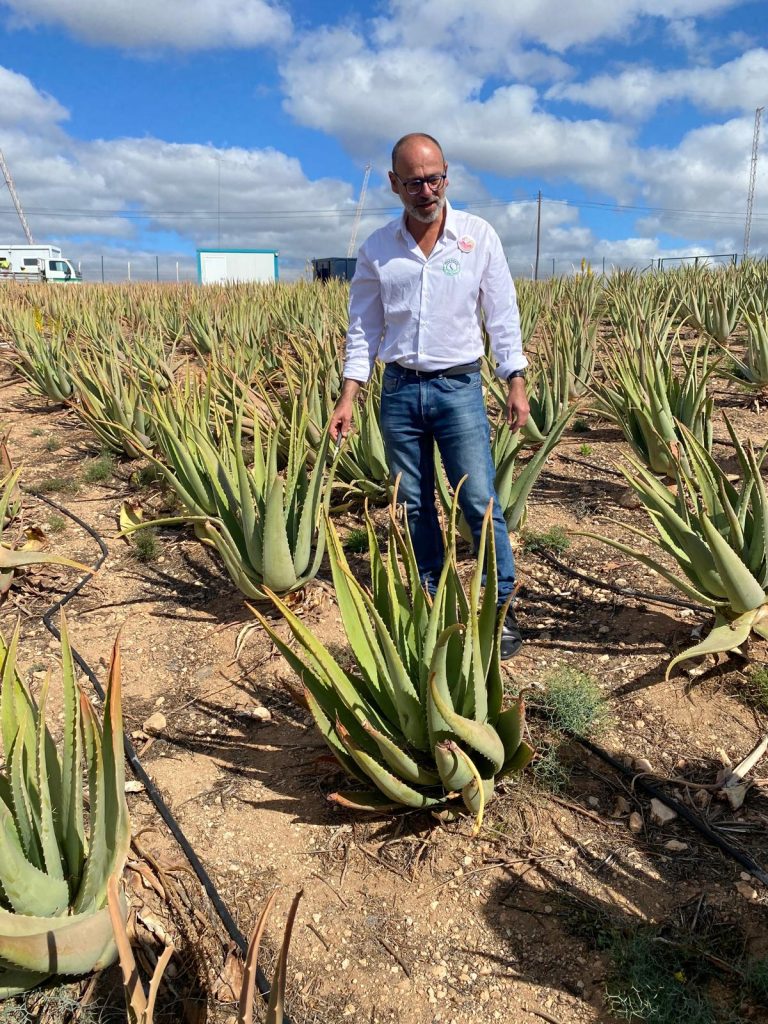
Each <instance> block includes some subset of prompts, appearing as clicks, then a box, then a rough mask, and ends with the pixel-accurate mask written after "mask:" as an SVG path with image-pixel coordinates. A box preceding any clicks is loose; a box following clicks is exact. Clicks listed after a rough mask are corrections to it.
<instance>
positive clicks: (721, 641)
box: [664, 605, 768, 679]
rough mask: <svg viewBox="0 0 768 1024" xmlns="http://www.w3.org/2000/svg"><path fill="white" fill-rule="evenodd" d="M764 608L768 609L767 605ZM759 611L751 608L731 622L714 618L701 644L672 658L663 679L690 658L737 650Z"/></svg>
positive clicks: (667, 677) (718, 616) (719, 617)
mask: <svg viewBox="0 0 768 1024" xmlns="http://www.w3.org/2000/svg"><path fill="white" fill-rule="evenodd" d="M764 607H765V608H768V605H766V606H764ZM761 611H762V609H759V608H752V609H750V610H749V611H748V612H744V613H743V614H742V615H740V616H739V617H738V618H737V619H733V620H728V619H726V618H724V617H723V616H722V615H717V616H715V625H714V627H713V628H712V629H711V630H710V632H709V634H708V635H707V636H706V637H705V638H704V640H702V641H701V643H698V644H695V645H694V646H693V647H689V648H688V649H687V650H685V651H683V652H682V653H681V654H678V655H677V656H676V657H674V658H673V659H672V661H670V663H669V665H667V671H666V672H665V674H664V678H665V679H669V675H670V673H671V671H672V669H673V668H674V667H675V665H679V664H680V663H681V662H683V661H690V659H691V658H700V657H703V656H704V655H705V654H723V653H725V652H726V651H735V650H737V648H739V647H741V645H742V644H743V643H744V641H745V640H746V639H747V638H748V637H749V634H750V633H751V631H752V628H753V626H754V625H755V623H756V622H757V621H758V620H759V618H760V613H761Z"/></svg>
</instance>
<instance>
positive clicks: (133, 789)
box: [125, 779, 144, 793]
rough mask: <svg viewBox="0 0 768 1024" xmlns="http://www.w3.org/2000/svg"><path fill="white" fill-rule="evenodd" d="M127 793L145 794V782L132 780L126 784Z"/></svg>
mask: <svg viewBox="0 0 768 1024" xmlns="http://www.w3.org/2000/svg"><path fill="white" fill-rule="evenodd" d="M125 792H126V793H143V792H144V783H143V782H139V780H138V779H131V780H130V781H129V782H126V784H125Z"/></svg>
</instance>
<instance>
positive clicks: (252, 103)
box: [0, 0, 768, 279]
mask: <svg viewBox="0 0 768 1024" xmlns="http://www.w3.org/2000/svg"><path fill="white" fill-rule="evenodd" d="M765 8H766V4H765V0H752V2H746V3H741V2H736V0H583V2H582V3H581V4H579V5H568V8H566V5H564V4H562V2H561V0H517V2H515V3H512V2H510V0H474V2H473V3H471V4H470V3H468V2H467V0H422V2H419V3H416V2H414V0H388V2H386V0H381V2H378V3H372V4H353V3H348V2H344V0H340V2H333V3H331V2H330V0H321V2H315V3H312V4H309V3H300V2H289V0H285V2H277V0H275V2H271V0H165V2H164V3H163V4H158V3H157V2H156V0H133V2H132V3H131V4H130V5H128V4H125V2H124V0H123V2H121V3H119V4H118V3H117V2H115V0H78V2H77V3H75V4H61V3H54V0H0V149H2V151H3V153H4V154H5V157H6V160H7V161H8V164H9V166H10V168H11V171H12V173H13V175H14V179H15V182H16V187H17V190H18V193H19V196H20V198H21V201H22V204H23V206H24V208H25V211H26V214H27V218H28V220H29V222H30V225H31V227H32V230H33V232H34V234H35V237H36V240H40V241H51V242H57V243H59V244H61V245H62V247H63V248H65V249H66V251H67V252H68V254H69V255H70V256H71V257H72V258H73V259H75V260H77V261H79V262H80V263H81V266H82V270H83V273H84V276H85V278H86V279H88V278H90V279H98V278H99V277H100V275H101V261H102V257H103V259H104V264H105V270H106V275H107V277H108V278H111V279H121V278H124V277H125V276H126V273H127V263H128V261H129V260H130V261H131V266H132V276H133V277H153V276H154V274H155V268H156V265H157V264H156V257H158V258H159V264H160V267H161V276H162V277H164V278H170V277H173V276H175V273H176V264H177V263H178V265H179V274H180V276H181V277H191V276H193V275H194V266H195V262H194V252H195V249H196V248H197V247H198V246H210V245H218V244H220V245H221V246H231V247H233V248H276V249H278V250H279V251H280V267H281V273H282V274H283V275H284V276H285V277H294V276H297V275H300V274H302V273H303V272H305V269H306V265H307V260H309V259H311V258H312V257H315V256H329V255H345V254H346V251H347V246H348V244H349V241H350V235H351V231H352V224H353V220H354V214H355V208H356V204H357V198H358V195H359V191H360V187H361V184H362V178H363V173H364V167H365V165H366V163H368V162H369V161H370V162H371V164H372V167H373V170H372V174H371V179H370V184H369V189H368V195H367V202H366V208H365V212H364V215H363V219H362V223H361V225H360V231H359V235H358V240H362V238H363V237H364V236H365V234H366V233H367V232H369V231H370V230H373V229H374V228H375V227H377V226H379V225H380V224H381V223H383V222H384V221H385V220H386V219H387V218H388V217H390V216H393V215H394V214H395V213H396V212H397V210H396V204H397V200H396V198H395V197H394V196H393V195H392V194H391V192H390V190H389V186H388V182H387V180H386V170H387V166H388V153H389V149H390V148H391V145H392V142H393V141H394V140H395V139H396V138H397V137H398V136H399V135H401V134H403V133H405V132H407V131H413V130H424V131H428V132H430V133H432V134H433V135H436V136H437V137H438V138H439V139H441V141H442V143H443V146H444V149H445V151H446V156H447V159H448V162H449V178H450V191H449V196H450V198H451V200H452V201H453V202H454V203H455V204H456V205H458V206H463V207H466V208H468V209H472V210H474V211H475V212H476V213H478V214H479V215H480V216H484V217H486V218H487V219H488V220H490V221H491V222H492V223H493V224H494V226H495V227H496V228H497V230H498V231H499V233H500V235H501V237H502V241H503V243H504V246H505V250H506V252H507V255H508V258H509V262H510V266H511V267H512V269H513V272H514V273H515V274H516V275H519V276H529V275H530V273H531V264H532V261H533V257H534V243H535V221H536V203H535V198H536V195H537V192H538V191H539V190H541V193H542V196H543V205H542V246H541V253H542V259H541V267H542V270H543V271H544V272H547V273H548V272H551V270H552V265H553V262H552V261H553V260H554V267H555V272H556V273H568V272H569V271H570V270H571V268H572V267H573V266H578V265H579V264H580V262H581V260H582V258H587V259H589V260H591V261H592V262H593V263H594V264H596V265H597V266H600V265H601V264H602V261H605V263H606V266H614V265H615V266H626V265H632V266H638V267H641V266H647V265H648V264H649V262H650V261H651V260H653V259H654V258H657V257H659V256H682V255H687V254H694V255H704V254H707V253H715V252H738V253H741V251H742V247H743V237H744V219H745V211H746V196H747V182H748V172H749V161H750V154H751V148H752V135H753V126H754V116H755V108H756V107H757V106H761V105H762V104H763V103H767V104H768V30H767V29H766V27H765V20H766V19H765ZM766 121H768V118H767V119H766ZM763 127H764V132H763V137H764V138H765V136H766V135H768V123H766V124H764V126H763ZM763 149H764V147H763ZM763 149H761V157H760V162H759V163H758V175H757V187H756V192H755V204H754V214H753V222H752V233H751V252H752V254H754V255H768V162H767V161H768V155H763ZM6 240H8V241H22V240H23V238H22V235H21V229H20V226H19V223H18V220H17V218H16V216H15V212H14V210H13V207H12V204H11V200H10V196H9V195H8V193H7V191H2V192H0V241H6Z"/></svg>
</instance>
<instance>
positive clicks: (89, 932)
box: [0, 907, 117, 974]
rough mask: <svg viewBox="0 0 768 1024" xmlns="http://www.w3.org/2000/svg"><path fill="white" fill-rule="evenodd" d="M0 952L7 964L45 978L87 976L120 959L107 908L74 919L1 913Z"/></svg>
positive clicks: (1, 911) (76, 915)
mask: <svg viewBox="0 0 768 1024" xmlns="http://www.w3.org/2000/svg"><path fill="white" fill-rule="evenodd" d="M0 951H2V952H1V953H0V955H1V956H2V960H3V963H4V964H6V963H7V964H10V965H12V967H16V968H23V969H24V970H27V971H33V972H36V973H41V974H87V973H89V972H90V971H93V970H100V969H101V968H103V967H107V966H108V965H109V964H111V963H114V961H115V958H116V955H117V950H116V947H115V942H114V935H113V932H112V923H111V921H110V918H109V910H108V908H107V907H104V908H103V909H102V910H99V911H97V912H96V913H87V914H75V915H73V916H71V917H48V916H42V917H41V916H32V915H29V916H26V915H20V914H9V913H8V912H7V911H3V910H0Z"/></svg>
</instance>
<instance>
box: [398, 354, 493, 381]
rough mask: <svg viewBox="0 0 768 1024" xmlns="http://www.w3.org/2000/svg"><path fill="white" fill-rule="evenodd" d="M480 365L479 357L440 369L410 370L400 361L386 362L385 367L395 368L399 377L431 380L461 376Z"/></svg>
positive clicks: (472, 371)
mask: <svg viewBox="0 0 768 1024" xmlns="http://www.w3.org/2000/svg"><path fill="white" fill-rule="evenodd" d="M481 366H482V361H481V360H480V359H475V360H474V362H472V363H462V364H461V365H460V366H446V367H445V368H444V369H442V370H412V369H411V368H410V367H408V366H401V365H400V363H387V368H388V369H389V368H390V367H391V368H392V369H393V370H395V371H396V372H397V373H398V374H399V375H400V376H401V377H405V378H406V379H409V378H410V379H412V380H433V379H434V378H435V377H461V376H462V375H463V374H465V373H477V371H478V370H479V369H480V367H481Z"/></svg>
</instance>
